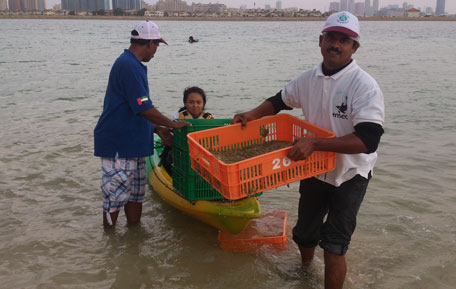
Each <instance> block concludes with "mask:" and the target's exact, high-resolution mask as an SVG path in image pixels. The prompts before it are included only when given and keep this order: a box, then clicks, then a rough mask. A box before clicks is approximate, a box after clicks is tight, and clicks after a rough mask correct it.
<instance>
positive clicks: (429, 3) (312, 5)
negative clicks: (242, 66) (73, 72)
mask: <svg viewBox="0 0 456 289" xmlns="http://www.w3.org/2000/svg"><path fill="white" fill-rule="evenodd" d="M145 1H146V2H147V3H150V4H155V3H156V2H157V0H145ZM333 1H337V0H282V8H287V7H299V8H305V9H318V10H320V11H326V10H327V9H328V7H329V2H333ZM60 2H61V1H60V0H47V1H46V5H47V6H48V8H51V7H52V6H54V5H55V4H57V3H60ZM186 2H187V4H191V3H192V2H195V3H209V2H211V3H222V4H225V5H226V6H228V7H235V8H239V7H240V6H241V5H247V8H253V3H256V7H257V8H264V5H265V4H269V5H271V7H275V2H276V0H186ZM355 2H364V0H355ZM372 2H373V0H372V1H371V3H372ZM403 2H407V3H409V4H413V5H414V6H415V8H424V7H432V8H433V9H434V10H435V6H436V3H437V0H408V1H403V0H380V7H385V6H387V5H389V4H399V5H401V6H402V3H403ZM445 3H446V5H445V10H446V12H448V13H450V14H456V1H455V0H446V1H445Z"/></svg>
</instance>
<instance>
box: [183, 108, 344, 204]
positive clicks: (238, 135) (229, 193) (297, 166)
mask: <svg viewBox="0 0 456 289" xmlns="http://www.w3.org/2000/svg"><path fill="white" fill-rule="evenodd" d="M265 131H268V134H267V135H266V136H262V134H263V135H264V132H265ZM335 136H336V135H335V133H333V132H330V131H328V130H325V129H322V128H320V127H318V126H315V125H313V124H311V123H309V122H306V121H304V120H301V119H299V118H296V117H294V116H291V115H289V114H278V115H274V116H269V117H264V118H260V119H257V120H254V121H251V122H248V123H247V125H246V127H245V129H242V128H241V124H240V123H237V124H234V125H229V126H224V127H219V128H214V129H208V130H204V131H198V132H193V133H190V134H188V135H187V138H188V145H189V152H190V159H191V166H192V168H193V169H194V170H195V171H196V172H197V173H198V174H199V175H201V176H202V177H203V178H204V179H206V180H207V181H208V182H209V183H210V184H211V185H212V186H213V187H214V188H215V189H216V190H217V191H219V192H220V194H222V195H223V196H224V197H225V198H227V199H229V200H237V199H241V198H245V197H248V196H250V195H254V194H257V193H260V192H263V191H266V190H269V189H272V188H275V187H279V186H282V185H286V184H289V183H292V182H296V181H299V180H302V179H305V178H309V177H312V176H315V175H319V174H322V173H326V172H329V171H331V170H333V169H334V168H335V166H336V155H335V153H333V152H321V151H315V152H313V153H312V154H311V155H310V156H309V157H308V158H307V159H305V160H302V161H297V162H294V161H291V160H290V159H289V158H288V157H287V154H288V152H289V151H290V149H291V146H290V147H287V148H283V149H280V150H277V151H274V152H270V153H266V154H263V155H261V156H257V157H253V158H249V159H246V160H243V161H240V162H237V163H233V164H225V163H224V162H222V161H220V160H219V159H217V158H216V157H215V156H214V155H213V154H212V153H211V152H210V151H216V152H219V151H227V150H233V149H239V148H243V147H248V146H251V145H255V144H259V143H262V142H268V141H272V140H278V141H288V142H290V143H293V141H294V140H296V139H298V138H302V137H306V138H314V137H324V138H331V137H335Z"/></svg>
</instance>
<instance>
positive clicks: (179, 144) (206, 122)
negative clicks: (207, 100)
mask: <svg viewBox="0 0 456 289" xmlns="http://www.w3.org/2000/svg"><path fill="white" fill-rule="evenodd" d="M185 120H186V121H188V122H190V123H191V124H192V125H191V126H185V127H183V128H181V129H177V130H174V137H173V147H172V152H173V167H172V174H173V186H174V187H175V188H176V189H177V190H178V191H179V192H180V193H181V194H182V195H183V196H184V198H186V199H187V200H190V201H197V200H221V199H224V197H223V196H222V195H221V194H220V193H219V192H217V190H215V189H214V188H213V187H212V186H211V185H210V184H209V183H208V182H206V180H204V179H203V178H202V177H201V176H200V175H198V174H197V173H196V172H195V171H194V170H193V169H192V167H191V162H190V156H189V152H188V142H187V134H188V133H191V132H195V131H201V130H205V129H210V128H216V127H220V126H224V125H229V124H230V123H231V119H185Z"/></svg>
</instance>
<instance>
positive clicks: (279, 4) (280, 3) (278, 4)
mask: <svg viewBox="0 0 456 289" xmlns="http://www.w3.org/2000/svg"><path fill="white" fill-rule="evenodd" d="M276 9H282V1H281V0H278V1H277V2H276Z"/></svg>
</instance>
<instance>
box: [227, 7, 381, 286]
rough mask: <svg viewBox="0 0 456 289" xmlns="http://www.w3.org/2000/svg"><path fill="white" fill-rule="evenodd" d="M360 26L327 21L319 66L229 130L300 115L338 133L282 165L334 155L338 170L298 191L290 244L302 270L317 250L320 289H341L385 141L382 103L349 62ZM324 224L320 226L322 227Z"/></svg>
mask: <svg viewBox="0 0 456 289" xmlns="http://www.w3.org/2000/svg"><path fill="white" fill-rule="evenodd" d="M359 39H360V28H359V22H358V19H357V18H356V17H355V16H354V15H352V14H351V13H349V12H346V11H341V12H338V13H335V14H332V15H331V16H329V17H328V19H327V21H326V23H325V26H324V28H323V30H322V34H321V35H320V39H319V46H320V49H321V54H322V56H323V62H322V63H321V64H320V65H318V66H316V67H314V68H313V69H310V70H308V71H305V72H303V73H301V74H300V75H298V76H297V77H296V78H295V79H293V80H291V81H290V82H289V83H288V84H286V85H285V87H284V88H283V89H282V90H281V91H280V92H279V93H277V94H276V95H275V96H273V97H270V98H268V99H267V100H266V101H264V102H263V103H262V104H261V105H260V106H258V107H256V108H254V109H252V110H250V111H248V112H244V113H240V114H236V115H235V116H234V119H233V123H236V122H241V123H242V125H243V126H245V125H248V123H247V122H248V121H250V120H254V119H257V118H260V117H263V116H266V115H272V114H276V113H278V112H279V111H280V110H283V109H292V108H300V109H301V110H302V112H303V115H304V117H305V119H306V120H307V121H309V122H311V123H313V124H315V125H318V126H320V127H323V128H325V129H327V130H330V131H333V132H335V133H336V138H331V139H324V138H301V139H299V140H297V141H295V143H294V145H293V148H292V149H291V150H290V152H289V154H288V157H289V158H290V159H292V160H294V161H297V160H302V159H305V158H306V157H308V156H309V155H310V154H311V153H312V152H313V151H333V152H336V153H337V154H336V169H335V170H334V171H331V172H329V173H326V174H322V175H319V176H316V177H314V178H310V179H305V180H302V181H301V184H300V188H299V191H300V194H301V197H300V200H299V212H298V221H297V223H296V226H295V227H294V229H293V240H294V241H295V242H296V243H297V245H298V247H299V250H300V252H301V258H302V264H303V266H304V267H307V266H309V265H310V264H311V262H312V260H313V256H314V251H315V248H316V246H317V245H319V246H320V247H321V248H322V249H323V250H324V259H325V288H342V287H343V284H344V280H345V275H346V262H345V253H346V252H347V249H348V245H349V243H350V240H351V236H352V234H353V232H354V230H355V226H356V216H357V214H358V210H359V208H360V206H361V202H362V200H363V198H364V195H365V192H366V189H367V185H368V183H369V180H370V178H371V176H372V170H373V167H374V164H375V161H376V159H377V153H376V152H375V151H376V150H377V146H378V144H379V142H380V137H381V135H382V134H383V122H384V102H383V94H382V92H381V90H380V87H379V86H378V84H377V82H376V81H375V80H374V79H373V78H372V77H371V76H370V75H369V74H367V73H366V72H365V71H363V70H362V69H361V68H360V67H359V66H358V65H357V64H356V62H355V60H354V59H352V55H353V54H354V53H355V52H356V50H357V49H358V48H359ZM325 217H326V219H325Z"/></svg>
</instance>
